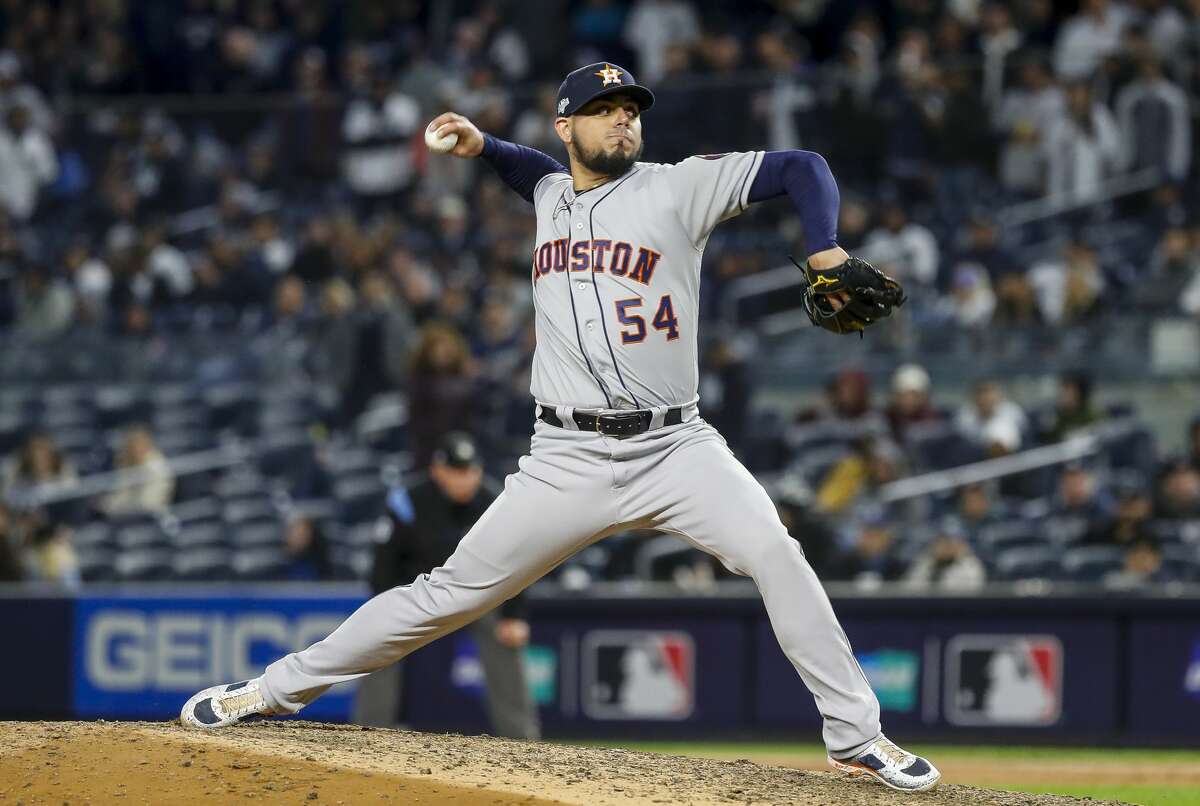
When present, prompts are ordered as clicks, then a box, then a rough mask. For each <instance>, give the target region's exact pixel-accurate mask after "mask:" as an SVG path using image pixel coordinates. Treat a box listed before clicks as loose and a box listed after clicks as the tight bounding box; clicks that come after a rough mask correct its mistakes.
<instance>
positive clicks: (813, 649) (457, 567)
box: [261, 152, 880, 758]
mask: <svg viewBox="0 0 1200 806" xmlns="http://www.w3.org/2000/svg"><path fill="white" fill-rule="evenodd" d="M761 161H762V154H761V152H754V153H744V154H728V155H724V156H715V157H695V158H692V159H688V160H684V161H683V162H681V163H679V164H677V165H654V164H645V163H642V164H638V165H636V166H635V167H634V168H633V169H632V170H631V171H630V172H629V173H627V174H625V175H624V176H622V177H620V178H618V179H614V180H612V181H610V182H607V183H606V184H604V185H601V186H600V187H597V188H595V189H593V190H588V191H586V192H582V193H580V192H576V191H575V190H574V189H573V186H572V181H571V177H570V176H569V175H567V174H562V173H552V174H549V175H547V176H544V177H543V178H542V179H541V181H540V182H539V183H538V185H537V186H536V188H535V192H534V198H533V201H534V204H535V208H536V212H537V245H536V249H535V251H534V256H533V264H532V266H533V271H532V277H533V279H532V282H533V285H534V297H535V300H536V311H537V313H536V315H537V353H536V357H535V358H534V368H533V381H532V392H533V395H534V398H535V400H536V401H537V402H538V404H539V406H544V407H550V408H553V409H554V410H555V411H556V413H557V415H558V417H557V419H558V421H559V423H560V424H559V425H557V426H556V425H553V424H551V423H549V422H546V421H544V420H542V419H538V420H537V421H536V422H535V426H534V435H533V440H532V443H531V446H530V451H529V454H528V455H527V456H524V457H522V458H521V460H520V462H519V470H518V471H517V472H516V473H513V474H511V475H510V476H508V478H507V479H506V480H505V484H504V492H503V493H502V494H501V495H500V496H499V497H498V498H497V499H496V500H495V502H494V503H493V504H492V505H491V507H489V508H488V510H487V512H485V513H484V515H483V517H481V518H480V519H479V521H478V522H477V523H476V524H475V525H474V526H473V527H471V529H470V531H469V532H468V533H467V534H466V536H465V537H464V538H463V539H462V540H461V541H460V542H459V544H458V547H457V548H456V549H455V551H454V553H453V554H452V555H451V556H450V557H449V558H448V559H447V560H446V562H445V563H444V564H443V565H441V566H439V567H437V568H434V569H433V570H432V571H430V572H429V573H428V574H422V575H420V576H419V577H417V579H415V580H414V581H413V582H412V584H410V585H402V586H400V587H397V588H393V589H392V590H389V591H385V592H384V593H381V594H380V595H378V596H376V597H375V598H373V599H371V600H370V601H368V602H367V603H366V604H364V605H363V606H362V607H361V608H360V609H359V610H358V611H356V612H355V613H354V614H352V615H351V616H350V617H349V618H348V619H347V620H346V621H345V622H344V623H343V624H342V625H341V626H340V627H338V629H337V630H336V631H334V632H333V633H332V634H331V635H330V636H329V637H328V638H326V639H324V640H323V641H320V642H318V643H316V644H314V645H313V646H311V647H309V648H308V649H305V650H303V651H301V652H296V653H293V654H291V655H288V656H287V657H285V658H283V659H281V660H279V661H276V662H275V663H273V664H271V665H270V666H269V667H267V669H266V671H265V672H264V675H263V677H262V680H261V691H262V693H263V697H264V700H265V701H266V702H267V704H268V705H269V706H270V707H271V709H273V710H274V711H275V712H276V713H293V712H295V711H298V710H300V709H301V708H302V707H304V705H305V704H307V703H309V702H311V701H312V700H313V699H314V698H316V697H318V696H320V694H321V693H322V692H323V691H325V690H326V689H327V688H329V687H330V686H331V685H334V684H336V683H341V682H346V681H349V680H355V679H357V678H360V677H362V676H364V675H365V674H368V673H370V672H372V671H374V670H377V669H380V668H383V667H385V666H387V665H389V664H391V663H393V662H395V661H396V660H399V659H400V658H402V657H404V656H405V655H407V654H408V653H410V652H412V651H413V650H415V649H417V648H419V647H421V646H423V645H425V644H427V643H429V642H430V641H433V640H435V639H436V638H438V637H439V636H442V635H445V634H446V633H448V632H450V631H452V630H455V629H457V628H459V627H461V626H463V625H465V624H468V623H470V622H471V621H473V620H474V619H477V618H479V617H480V616H481V615H482V614H484V613H487V612H488V611H490V610H491V609H493V608H494V607H496V606H497V605H498V604H500V603H501V602H503V601H505V600H506V599H508V598H510V597H512V596H514V595H516V594H517V593H518V592H519V591H521V590H522V589H523V588H525V587H526V586H527V585H529V584H530V583H532V582H534V581H535V580H537V579H538V578H539V577H541V576H543V575H544V574H546V573H547V572H549V571H550V570H552V569H553V568H555V567H556V566H557V565H558V564H560V563H561V562H563V561H564V560H566V559H567V558H568V557H570V556H571V555H572V554H574V553H575V552H577V551H579V550H580V549H582V548H584V547H586V546H588V545H590V544H592V543H594V542H596V541H598V540H601V539H603V538H604V537H606V536H608V535H610V534H613V533H614V532H618V531H622V530H626V529H632V528H648V529H656V530H658V531H660V532H664V533H668V534H673V535H676V536H678V537H679V538H680V539H682V540H684V541H686V542H687V543H689V544H691V545H692V546H694V547H696V548H698V549H701V550H703V551H706V552H708V553H710V554H712V555H714V556H716V557H717V558H719V559H720V560H721V562H722V563H724V564H725V566H726V567H728V568H729V569H730V570H731V571H733V572H735V573H738V574H744V575H746V576H749V577H751V578H752V579H753V580H754V582H755V583H756V584H757V585H758V588H759V590H760V591H761V593H762V596H763V602H764V604H765V605H766V608H767V613H768V615H769V616H770V619H771V626H772V628H773V629H774V631H775V635H776V637H777V639H778V640H779V644H780V646H781V647H782V649H783V651H784V653H785V654H786V655H787V657H788V659H789V660H791V662H792V664H793V665H794V666H795V668H796V670H797V672H798V674H799V676H800V678H801V680H803V681H804V683H805V685H807V687H808V689H809V691H810V692H812V694H813V697H814V699H815V700H816V704H817V708H818V709H819V711H820V713H821V714H822V717H823V719H824V727H823V737H824V740H825V744H826V746H827V747H828V749H829V752H830V755H831V756H833V757H835V758H846V757H849V756H852V755H854V754H857V753H859V752H861V751H862V750H864V749H865V748H866V747H868V746H869V745H870V744H871V743H872V742H874V741H875V740H876V739H877V738H878V737H879V735H880V727H879V703H878V701H877V700H876V698H875V695H874V693H873V692H872V690H871V687H870V685H869V684H868V682H867V680H866V677H865V676H864V675H863V673H862V670H861V669H860V668H859V666H858V664H857V663H856V661H855V659H854V655H853V653H852V652H851V649H850V644H849V642H848V641H847V639H846V636H845V634H844V633H843V632H842V630H841V627H840V626H839V625H838V622H837V619H836V617H835V616H834V613H833V608H832V607H831V606H830V603H829V599H828V598H827V597H826V595H825V591H824V589H823V588H822V587H821V583H820V581H819V580H818V579H817V576H816V574H814V573H813V570H812V568H811V567H809V564H808V561H807V560H806V559H805V557H804V553H803V552H802V551H801V549H800V546H799V544H798V543H797V542H796V541H795V540H793V539H792V538H791V537H790V536H789V535H788V533H787V530H786V528H785V527H784V525H783V524H782V523H781V522H780V520H779V516H778V514H777V513H776V510H775V506H774V504H773V503H772V502H771V499H770V498H769V497H768V496H767V493H766V491H765V490H764V489H763V488H762V486H761V485H760V484H759V483H758V482H757V481H756V480H755V479H754V477H753V476H751V475H750V473H749V472H748V471H747V470H746V468H744V467H743V466H742V465H741V463H740V462H738V460H737V459H736V458H735V457H734V455H733V453H732V452H731V451H730V450H729V447H728V446H727V445H726V444H725V440H724V439H723V438H722V437H721V435H720V434H718V433H717V432H716V430H715V429H713V428H712V426H710V425H709V424H708V423H706V422H704V420H703V419H701V418H700V416H699V414H698V407H697V404H696V397H697V395H696V386H697V360H696V359H697V355H696V344H697V319H698V316H697V311H698V308H699V305H698V303H699V289H700V260H701V257H702V253H703V250H704V245H705V242H706V241H707V239H708V235H709V233H710V232H711V231H712V228H713V227H714V226H716V225H717V223H718V222H720V221H722V220H724V219H726V218H729V217H730V216H733V215H736V214H737V213H739V212H740V211H741V210H742V209H744V208H745V206H746V203H747V196H748V193H749V188H750V184H751V182H752V181H753V178H754V174H755V172H756V171H757V170H758V167H759V165H760V163H761ZM670 406H682V407H683V413H682V415H681V417H680V418H679V420H681V421H673V422H671V423H670V424H668V422H667V419H666V417H665V414H664V412H665V411H666V409H667V407H670ZM573 409H584V410H592V411H597V410H604V409H626V410H627V409H643V410H645V409H650V410H652V412H653V416H652V417H651V418H650V419H649V423H650V429H649V430H647V431H646V432H644V433H641V434H638V435H636V436H626V437H619V438H618V437H614V436H607V435H605V434H603V433H597V432H594V431H581V430H580V429H579V427H578V426H577V424H576V422H575V421H574V420H573V419H572V417H571V413H572V412H571V410H573ZM778 694H779V696H780V697H788V696H792V695H791V693H789V692H785V691H781V692H779V693H778Z"/></svg>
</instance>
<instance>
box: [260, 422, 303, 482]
mask: <svg viewBox="0 0 1200 806" xmlns="http://www.w3.org/2000/svg"><path fill="white" fill-rule="evenodd" d="M258 449H259V454H258V469H259V470H260V471H261V472H262V473H263V475H266V476H270V477H272V478H279V479H285V480H286V481H287V483H288V487H289V488H295V487H297V486H298V485H300V484H301V483H303V482H304V481H306V479H307V476H308V475H309V474H311V473H312V472H313V471H314V468H315V465H316V461H317V458H316V451H315V450H314V448H313V444H312V440H311V439H310V438H309V436H308V434H307V433H306V432H305V431H303V430H300V429H290V430H286V431H276V432H272V433H269V434H265V435H264V436H263V437H261V438H260V440H259V443H258Z"/></svg>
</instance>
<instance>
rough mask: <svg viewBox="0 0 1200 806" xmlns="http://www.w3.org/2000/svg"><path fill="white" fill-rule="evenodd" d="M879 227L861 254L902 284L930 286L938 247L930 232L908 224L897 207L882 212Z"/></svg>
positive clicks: (934, 281)
mask: <svg viewBox="0 0 1200 806" xmlns="http://www.w3.org/2000/svg"><path fill="white" fill-rule="evenodd" d="M881 223H882V226H880V227H877V228H876V229H874V230H873V231H872V232H871V233H870V234H868V235H867V239H866V242H865V243H864V244H863V246H862V251H863V252H864V253H866V254H868V255H870V257H869V258H867V259H868V260H871V261H872V262H873V263H875V264H876V265H877V266H879V267H880V269H882V270H883V271H885V272H887V273H888V274H890V275H892V276H893V277H895V278H896V279H898V280H900V281H901V282H910V283H917V284H919V285H924V286H932V285H933V284H934V283H936V282H937V276H938V259H939V252H938V244H937V239H936V238H934V237H933V233H932V232H930V231H929V229H928V228H927V227H925V226H923V225H921V224H918V223H916V222H915V221H909V220H908V213H907V212H906V211H905V209H904V207H903V206H902V205H900V204H898V203H893V204H889V205H888V206H887V207H885V208H884V211H883V220H882V222H881Z"/></svg>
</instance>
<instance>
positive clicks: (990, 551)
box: [975, 520, 1049, 557]
mask: <svg viewBox="0 0 1200 806" xmlns="http://www.w3.org/2000/svg"><path fill="white" fill-rule="evenodd" d="M975 544H976V545H977V546H978V548H979V550H980V551H981V552H984V553H985V554H986V555H987V556H988V557H994V556H996V555H997V554H999V553H1001V552H1004V551H1007V550H1008V549H1013V548H1023V547H1028V546H1047V545H1049V541H1048V540H1047V538H1046V537H1045V536H1044V535H1043V534H1042V533H1041V532H1040V531H1039V530H1038V527H1037V525H1036V524H1034V523H1031V522H1030V521H1025V520H1012V521H999V522H997V523H992V524H988V525H987V526H984V527H982V528H980V530H979V531H978V533H976V535H975Z"/></svg>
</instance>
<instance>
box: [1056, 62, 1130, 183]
mask: <svg viewBox="0 0 1200 806" xmlns="http://www.w3.org/2000/svg"><path fill="white" fill-rule="evenodd" d="M1042 147H1043V151H1044V154H1045V158H1046V166H1047V176H1046V190H1047V193H1048V194H1049V195H1051V196H1062V197H1065V198H1068V199H1071V200H1074V201H1077V202H1089V201H1095V200H1096V199H1097V198H1099V196H1100V195H1101V193H1102V191H1103V185H1104V180H1105V179H1106V178H1107V177H1108V176H1109V175H1110V174H1112V173H1113V172H1114V171H1115V169H1116V168H1117V166H1119V165H1120V163H1121V157H1122V147H1121V138H1120V135H1119V134H1118V132H1117V124H1116V121H1115V120H1113V116H1112V113H1111V112H1109V111H1108V108H1107V107H1105V106H1104V105H1103V104H1100V103H1096V102H1093V100H1092V93H1091V90H1090V89H1089V88H1088V86H1087V84H1085V83H1083V82H1076V83H1074V84H1071V85H1070V86H1069V87H1068V88H1067V108H1066V112H1065V113H1064V114H1063V115H1062V116H1061V117H1060V118H1059V119H1058V120H1057V121H1056V122H1055V123H1053V124H1052V125H1051V127H1050V131H1049V133H1048V135H1047V137H1046V139H1045V140H1044V141H1043V143H1042Z"/></svg>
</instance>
